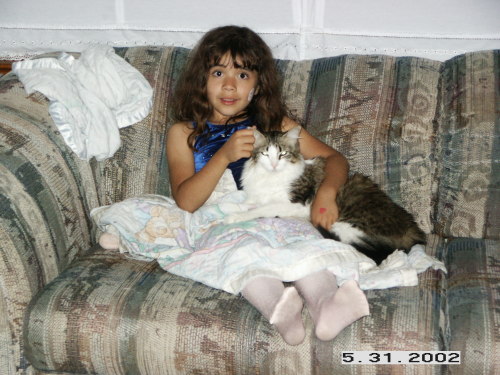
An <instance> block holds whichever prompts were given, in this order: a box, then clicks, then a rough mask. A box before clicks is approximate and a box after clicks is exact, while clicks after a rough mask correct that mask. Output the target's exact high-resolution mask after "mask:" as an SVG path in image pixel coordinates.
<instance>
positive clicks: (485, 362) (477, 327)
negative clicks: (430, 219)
mask: <svg viewBox="0 0 500 375" xmlns="http://www.w3.org/2000/svg"><path fill="white" fill-rule="evenodd" d="M499 249H500V241H496V240H481V239H470V238H456V239H453V240H450V241H449V243H448V244H447V245H446V247H445V249H444V252H443V256H444V261H445V263H446V267H447V269H448V274H449V275H448V280H447V283H448V286H447V290H446V317H447V322H446V347H447V348H448V349H447V350H456V351H460V352H461V353H462V366H450V369H451V370H452V371H451V373H452V374H498V373H500V309H499V306H500V305H499V303H500V254H499Z"/></svg>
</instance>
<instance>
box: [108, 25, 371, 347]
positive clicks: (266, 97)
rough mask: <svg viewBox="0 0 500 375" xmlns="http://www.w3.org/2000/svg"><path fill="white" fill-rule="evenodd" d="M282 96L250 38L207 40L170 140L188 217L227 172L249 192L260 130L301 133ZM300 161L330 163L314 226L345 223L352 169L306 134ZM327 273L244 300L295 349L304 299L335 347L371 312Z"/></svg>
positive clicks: (188, 76)
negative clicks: (342, 198)
mask: <svg viewBox="0 0 500 375" xmlns="http://www.w3.org/2000/svg"><path fill="white" fill-rule="evenodd" d="M279 87H280V86H279V80H278V73H277V70H276V66H275V62H274V60H273V57H272V54H271V51H270V49H269V47H268V46H267V45H266V44H265V43H264V41H263V40H262V39H261V38H260V37H259V36H258V35H257V34H256V33H254V32H253V31H251V30H250V29H248V28H244V27H236V26H226V27H220V28H216V29H213V30H211V31H209V32H208V33H207V34H206V35H205V36H204V37H203V38H202V39H201V41H200V42H199V43H198V45H197V46H196V48H195V49H194V50H193V51H192V53H191V55H190V59H189V61H188V63H187V66H186V69H185V71H184V73H183V75H182V76H181V78H180V81H179V84H178V86H177V91H176V96H175V102H174V116H175V117H176V118H177V120H178V121H179V122H178V123H176V124H175V125H173V126H172V127H171V129H170V130H169V133H168V139H167V158H168V165H169V171H170V182H171V191H172V195H173V198H174V199H175V203H176V204H177V206H178V207H180V208H181V209H183V210H185V211H189V212H194V211H196V210H197V209H198V208H200V207H201V206H202V205H203V204H204V203H205V202H206V201H207V199H208V198H209V197H210V195H211V194H212V192H213V191H214V189H215V187H216V185H217V184H218V182H219V180H220V179H221V177H222V175H223V174H224V172H225V171H226V169H228V168H229V169H230V170H231V172H232V175H233V178H234V179H235V182H236V184H237V186H238V187H240V181H239V179H240V175H241V170H242V166H243V163H244V162H245V160H246V158H248V157H249V156H250V154H251V152H252V150H253V143H254V137H253V128H254V127H257V129H259V130H261V131H270V130H280V131H287V130H289V129H291V128H293V127H295V126H298V124H297V123H296V122H295V121H293V120H292V119H290V118H289V117H287V110H286V107H285V105H284V104H283V103H282V100H281V93H280V88H279ZM300 151H301V153H302V154H303V156H304V157H305V158H306V159H309V158H313V157H316V156H323V157H325V158H326V167H325V168H326V172H327V173H326V176H327V177H326V178H325V180H324V181H323V183H322V184H321V186H320V188H319V190H318V192H317V195H316V198H315V200H314V202H313V204H312V206H311V222H312V224H313V225H314V226H318V225H321V226H322V227H324V228H330V227H331V226H332V225H333V223H334V222H335V220H336V219H337V218H338V209H337V206H336V203H335V196H336V192H337V191H338V189H339V188H340V186H341V185H342V184H344V183H345V181H346V179H347V173H348V163H347V161H346V159H345V158H344V157H343V156H342V155H341V154H340V153H338V152H337V151H335V150H334V149H332V148H331V147H329V146H327V145H326V144H324V143H322V142H320V141H319V140H317V139H316V138H314V137H313V136H311V135H310V134H309V133H308V132H307V131H306V130H304V129H302V130H301V134H300ZM276 220H280V219H276ZM308 225H309V224H308ZM100 243H101V245H103V247H105V248H116V247H117V242H116V238H115V237H113V236H109V235H103V236H102V237H101V240H100ZM233 258H234V255H233ZM221 262H222V260H221ZM224 266H225V265H223V266H222V267H224ZM228 267H229V266H228ZM326 267H327V265H325V268H324V269H321V270H317V269H316V270H314V271H313V273H311V274H308V275H306V276H305V277H302V278H300V279H298V280H295V281H294V286H291V287H287V288H285V287H284V284H283V282H282V280H281V279H279V278H277V277H271V276H267V275H266V276H260V275H256V277H253V278H251V279H250V280H249V281H248V282H247V283H246V284H245V285H244V287H243V289H242V290H241V294H242V295H243V296H244V297H245V298H246V299H247V300H248V301H249V302H250V303H251V304H252V305H254V306H255V307H256V308H257V309H258V310H259V311H260V312H261V313H262V314H263V315H264V317H265V318H266V319H268V320H269V321H270V323H272V324H273V325H274V326H275V327H276V329H277V330H278V331H279V333H280V334H281V336H282V337H283V339H284V340H285V341H286V342H287V343H288V344H291V345H297V344H300V343H301V342H302V341H303V340H304V337H305V329H304V325H303V322H302V316H301V311H302V307H303V302H302V298H303V299H304V300H305V303H306V306H307V308H308V310H309V313H310V314H311V317H312V320H313V322H314V324H315V333H316V336H317V337H318V338H319V339H321V340H331V339H333V338H334V337H335V336H336V335H337V334H338V333H339V332H340V331H341V330H342V329H343V328H345V327H346V326H348V325H350V324H351V323H352V322H354V321H356V320H357V319H359V318H360V317H362V316H365V315H367V314H368V310H369V309H368V303H367V300H366V297H365V295H364V293H363V292H362V291H361V290H360V289H359V286H358V284H357V282H355V281H353V280H350V281H347V282H345V283H344V284H342V286H341V287H339V288H338V287H337V280H336V277H335V275H334V274H333V273H331V272H329V271H328V270H327V269H326ZM270 274H272V272H271V273H270Z"/></svg>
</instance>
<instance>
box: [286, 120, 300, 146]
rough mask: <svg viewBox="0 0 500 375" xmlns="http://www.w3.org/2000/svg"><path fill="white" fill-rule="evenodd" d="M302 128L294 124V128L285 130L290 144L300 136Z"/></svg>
mask: <svg viewBox="0 0 500 375" xmlns="http://www.w3.org/2000/svg"><path fill="white" fill-rule="evenodd" d="M301 130H302V126H300V125H299V126H296V127H295V128H292V129H290V130H289V131H287V132H286V137H287V139H288V141H289V142H290V143H291V144H294V143H297V142H298V139H299V138H300V136H299V135H300V131H301Z"/></svg>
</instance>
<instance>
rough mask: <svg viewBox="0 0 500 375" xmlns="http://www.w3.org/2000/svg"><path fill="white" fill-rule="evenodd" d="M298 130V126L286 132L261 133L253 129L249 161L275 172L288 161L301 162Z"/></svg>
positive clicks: (299, 128)
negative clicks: (253, 138)
mask: <svg viewBox="0 0 500 375" xmlns="http://www.w3.org/2000/svg"><path fill="white" fill-rule="evenodd" d="M300 130H301V127H300V126H297V127H295V128H293V129H290V130H289V131H287V132H279V131H271V132H266V133H261V132H259V131H258V130H255V131H254V137H255V143H254V149H253V152H252V156H251V157H250V160H251V162H253V163H255V164H259V165H261V166H262V167H264V168H265V169H266V170H268V171H276V172H279V171H281V170H283V169H284V168H285V166H286V165H289V164H290V163H291V164H295V163H298V162H302V161H303V160H304V159H303V157H302V154H301V153H300V147H299V133H300Z"/></svg>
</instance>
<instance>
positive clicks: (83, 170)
mask: <svg viewBox="0 0 500 375" xmlns="http://www.w3.org/2000/svg"><path fill="white" fill-rule="evenodd" d="M96 206H98V200H97V193H96V188H95V183H94V178H93V174H92V170H91V168H90V166H89V163H87V162H83V161H81V160H79V159H77V158H76V157H75V156H74V155H73V154H72V153H71V151H70V150H69V149H68V147H67V146H66V145H65V144H64V142H63V141H62V139H61V137H60V136H59V135H58V132H57V129H56V128H55V126H54V124H53V122H52V120H51V118H50V117H49V115H48V113H47V102H46V99H45V98H44V97H43V96H42V95H40V94H34V95H30V96H29V97H28V98H26V94H25V92H24V89H23V87H22V85H21V84H20V83H19V81H18V80H17V78H16V77H15V76H14V75H13V74H8V75H6V76H3V77H2V78H1V79H0V368H1V369H2V373H8V374H10V373H15V368H16V367H17V368H24V367H23V366H26V364H25V363H24V362H25V361H24V360H23V355H22V351H21V347H22V346H21V345H20V342H21V332H22V324H23V318H24V311H25V309H26V307H27V306H28V303H29V301H30V300H31V298H32V296H33V295H34V294H36V293H37V292H38V291H39V290H40V289H41V288H42V287H43V286H44V285H45V284H47V283H48V282H49V281H51V280H52V279H54V278H55V277H56V276H58V275H59V273H60V272H61V271H62V270H64V269H65V268H66V266H67V265H68V264H69V263H70V262H71V261H72V260H73V258H74V257H75V255H76V254H77V253H79V252H81V251H85V250H87V249H88V248H89V247H90V246H91V245H92V243H93V232H94V231H95V229H94V228H93V225H92V222H91V220H90V218H89V215H88V213H89V211H90V209H91V208H93V207H96ZM5 369H7V371H6V372H3V371H4V370H5ZM9 370H11V371H9Z"/></svg>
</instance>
